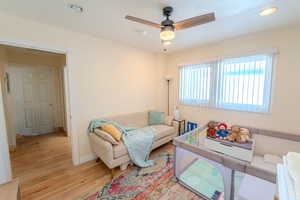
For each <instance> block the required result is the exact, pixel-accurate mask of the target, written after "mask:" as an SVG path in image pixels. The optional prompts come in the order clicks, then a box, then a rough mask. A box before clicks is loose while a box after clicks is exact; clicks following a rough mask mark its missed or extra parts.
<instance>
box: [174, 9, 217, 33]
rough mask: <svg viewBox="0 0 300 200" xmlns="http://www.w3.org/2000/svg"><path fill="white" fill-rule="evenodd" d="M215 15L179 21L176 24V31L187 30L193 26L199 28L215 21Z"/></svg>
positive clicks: (209, 14) (210, 14)
mask: <svg viewBox="0 0 300 200" xmlns="http://www.w3.org/2000/svg"><path fill="white" fill-rule="evenodd" d="M215 19H216V18H215V13H208V14H205V15H200V16H196V17H192V18H189V19H185V20H182V21H179V22H177V23H175V24H174V26H175V29H176V30H182V29H186V28H191V27H193V26H198V25H202V24H206V23H209V22H212V21H215Z"/></svg>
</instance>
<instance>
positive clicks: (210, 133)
mask: <svg viewBox="0 0 300 200" xmlns="http://www.w3.org/2000/svg"><path fill="white" fill-rule="evenodd" d="M207 126H208V129H207V130H206V135H207V137H210V138H216V137H217V130H216V124H215V123H213V122H209V123H208V124H207Z"/></svg>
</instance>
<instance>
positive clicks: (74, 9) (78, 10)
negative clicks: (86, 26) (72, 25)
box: [68, 4, 83, 13]
mask: <svg viewBox="0 0 300 200" xmlns="http://www.w3.org/2000/svg"><path fill="white" fill-rule="evenodd" d="M68 7H69V8H70V9H72V10H73V11H75V12H77V13H82V12H83V7H81V6H79V5H76V4H69V5H68Z"/></svg>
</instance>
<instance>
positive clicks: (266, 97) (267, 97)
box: [178, 51, 277, 114]
mask: <svg viewBox="0 0 300 200" xmlns="http://www.w3.org/2000/svg"><path fill="white" fill-rule="evenodd" d="M276 52H277V51H272V52H271V53H270V52H269V53H258V54H250V55H246V56H238V57H226V58H218V59H214V60H210V61H206V62H199V63H198V64H199V65H200V64H207V63H209V64H210V65H211V66H210V67H211V77H210V88H209V94H210V95H209V101H208V103H206V104H190V103H184V102H182V101H181V94H180V92H181V75H180V74H181V70H182V68H184V67H187V66H190V65H197V64H185V65H183V64H182V65H179V77H178V78H179V79H178V80H179V83H178V84H179V86H178V88H179V90H178V102H179V105H184V106H196V107H204V108H205V107H206V108H213V109H220V110H232V111H239V112H250V113H262V114H270V113H271V111H272V103H273V101H272V99H273V98H272V97H273V90H274V71H275V66H276V63H277V56H276V55H277V53H276ZM260 55H268V56H272V60H271V65H270V67H266V72H265V74H266V77H265V79H264V83H265V85H266V83H267V84H268V85H269V87H264V92H263V105H255V104H253V105H251V104H247V105H244V104H234V103H228V104H227V105H226V103H223V104H219V106H218V105H217V93H218V91H217V84H218V83H217V82H218V81H217V78H216V77H218V73H219V72H218V70H217V68H218V65H219V64H220V62H221V61H222V60H227V59H235V58H246V57H250V56H260ZM220 105H222V106H220ZM265 105H267V108H266V107H265ZM238 107H240V108H238ZM245 107H247V108H251V107H252V109H251V110H249V109H245Z"/></svg>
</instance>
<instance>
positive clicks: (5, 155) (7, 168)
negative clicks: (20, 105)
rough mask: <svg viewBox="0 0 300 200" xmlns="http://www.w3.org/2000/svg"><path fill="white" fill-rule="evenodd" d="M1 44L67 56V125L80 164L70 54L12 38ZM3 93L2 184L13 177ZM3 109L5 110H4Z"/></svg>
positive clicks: (75, 161) (0, 122)
mask: <svg viewBox="0 0 300 200" xmlns="http://www.w3.org/2000/svg"><path fill="white" fill-rule="evenodd" d="M0 44H1V45H7V46H13V47H19V48H27V49H34V50H41V51H47V52H52V53H59V54H64V55H65V56H66V65H65V66H64V69H63V73H64V76H63V82H64V85H65V87H64V98H65V104H64V107H65V113H66V127H67V133H68V137H69V140H70V141H71V150H72V161H73V164H74V165H78V164H80V154H79V149H78V148H79V144H78V142H79V140H78V135H77V134H76V133H75V132H74V131H73V130H75V129H74V127H73V126H74V124H73V123H72V106H71V90H70V78H69V73H70V72H69V68H70V66H69V63H70V56H69V53H68V51H67V50H66V49H60V48H56V47H45V45H36V44H31V43H28V42H21V41H11V40H0ZM2 101H3V94H2V93H1V91H0V141H2V142H3V144H1V145H0V159H1V160H3V163H2V164H3V166H0V184H1V183H4V182H7V181H10V180H11V179H12V173H11V163H10V156H9V147H8V141H7V127H6V119H5V115H4V112H5V110H4V109H5V108H4V104H3V102H2ZM2 111H3V112H2Z"/></svg>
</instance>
